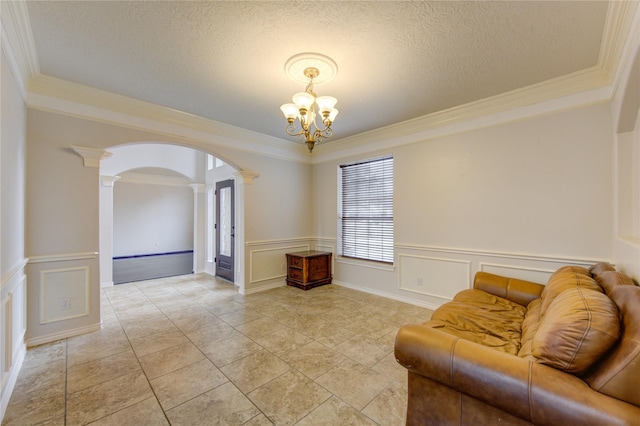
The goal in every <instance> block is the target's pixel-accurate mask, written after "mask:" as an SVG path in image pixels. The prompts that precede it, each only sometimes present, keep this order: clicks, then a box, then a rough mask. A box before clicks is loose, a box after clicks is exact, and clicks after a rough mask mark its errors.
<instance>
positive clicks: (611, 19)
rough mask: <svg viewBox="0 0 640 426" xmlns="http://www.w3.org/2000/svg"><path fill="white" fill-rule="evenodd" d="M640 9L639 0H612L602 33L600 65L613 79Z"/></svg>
mask: <svg viewBox="0 0 640 426" xmlns="http://www.w3.org/2000/svg"><path fill="white" fill-rule="evenodd" d="M639 10H640V6H639V2H637V1H610V2H609V9H608V10H607V20H606V24H605V28H604V32H603V34H602V45H601V47H600V57H599V58H598V66H599V67H600V68H602V69H603V70H606V71H607V72H608V73H609V76H610V78H611V79H612V80H613V78H614V76H615V75H616V72H617V69H618V68H619V65H620V59H621V57H622V55H623V51H624V49H625V43H626V41H627V40H630V39H631V37H630V35H631V34H632V33H633V31H632V26H633V23H634V21H635V20H636V19H634V15H637V12H638V11H639Z"/></svg>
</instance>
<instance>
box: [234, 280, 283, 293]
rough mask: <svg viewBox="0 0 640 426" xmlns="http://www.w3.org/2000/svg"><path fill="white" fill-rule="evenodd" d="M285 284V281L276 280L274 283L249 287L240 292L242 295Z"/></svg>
mask: <svg viewBox="0 0 640 426" xmlns="http://www.w3.org/2000/svg"><path fill="white" fill-rule="evenodd" d="M286 285H287V284H286V282H285V281H278V282H275V283H271V284H267V285H263V286H259V287H253V288H250V289H246V290H245V291H243V292H241V293H240V294H243V295H245V296H246V295H248V294H255V293H261V292H263V291H267V290H272V289H274V288H278V287H285V286H286Z"/></svg>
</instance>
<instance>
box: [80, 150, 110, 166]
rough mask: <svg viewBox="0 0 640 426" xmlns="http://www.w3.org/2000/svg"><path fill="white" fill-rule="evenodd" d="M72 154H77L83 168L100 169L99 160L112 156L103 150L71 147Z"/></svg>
mask: <svg viewBox="0 0 640 426" xmlns="http://www.w3.org/2000/svg"><path fill="white" fill-rule="evenodd" d="M71 149H72V150H73V152H75V153H76V154H78V155H79V156H80V157H82V159H83V160H84V166H85V167H94V168H98V167H100V160H102V159H103V158H107V157H111V156H112V155H113V154H112V153H111V152H109V151H107V150H104V149H96V148H86V147H83V146H72V147H71Z"/></svg>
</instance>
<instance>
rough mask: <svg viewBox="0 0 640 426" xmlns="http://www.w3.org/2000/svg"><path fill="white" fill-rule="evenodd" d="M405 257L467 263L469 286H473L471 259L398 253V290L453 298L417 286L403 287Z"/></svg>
mask: <svg viewBox="0 0 640 426" xmlns="http://www.w3.org/2000/svg"><path fill="white" fill-rule="evenodd" d="M403 257H405V258H411V259H426V260H435V261H438V262H444V263H459V264H463V265H465V266H466V267H467V268H466V275H467V280H466V281H467V288H471V283H472V281H473V280H472V276H471V261H470V260H460V259H449V258H444V257H434V256H416V255H414V254H399V255H398V271H399V272H398V287H397V288H398V290H402V291H408V292H410V293H416V294H422V295H424V296H429V297H435V298H437V299H442V300H447V301H449V300H451V297H448V296H442V295H439V294H435V293H430V292H427V291H419V290H417V289H415V288H411V287H403V286H402V262H401V259H402V258H403Z"/></svg>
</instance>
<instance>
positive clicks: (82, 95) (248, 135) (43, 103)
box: [27, 74, 310, 162]
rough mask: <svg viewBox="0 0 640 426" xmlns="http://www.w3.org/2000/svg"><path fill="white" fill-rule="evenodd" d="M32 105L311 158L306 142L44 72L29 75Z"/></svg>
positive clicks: (207, 142) (207, 143)
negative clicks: (220, 120) (235, 124)
mask: <svg viewBox="0 0 640 426" xmlns="http://www.w3.org/2000/svg"><path fill="white" fill-rule="evenodd" d="M27 106H28V107H29V108H32V109H39V110H43V111H48V112H55V113H61V114H65V115H70V116H73V117H79V118H84V119H89V120H93V121H99V122H103V123H108V124H115V125H119V126H124V127H129V128H133V129H136V130H144V131H150V132H154V133H160V134H163V135H166V136H169V137H172V138H177V139H179V140H186V141H197V142H199V143H200V144H201V145H202V147H203V148H204V149H205V150H207V149H209V150H211V149H212V148H214V147H216V146H222V147H224V148H229V149H233V150H236V151H246V152H251V153H258V154H262V155H264V156H268V157H274V158H279V159H284V160H288V161H298V162H310V157H309V154H308V153H307V152H306V151H307V149H306V147H305V146H303V145H301V144H298V143H294V142H292V141H289V140H285V139H280V138H274V137H272V136H268V135H264V134H262V133H257V132H253V131H250V130H247V129H243V128H240V127H235V126H231V125H228V124H225V123H221V122H219V121H214V120H210V119H207V118H204V117H200V116H197V115H194V114H189V113H186V112H182V111H178V110H175V109H171V108H167V107H164V106H160V105H156V104H152V103H150V102H145V101H140V100H137V99H133V98H129V97H126V96H122V95H118V94H115V93H111V92H107V91H104V90H99V89H95V88H92V87H88V86H84V85H81V84H77V83H72V82H70V81H67V80H62V79H59V78H56V77H51V76H47V75H43V74H40V75H38V76H35V77H33V78H32V79H31V80H29V84H28V94H27ZM203 142H204V143H203ZM212 153H213V154H215V152H212Z"/></svg>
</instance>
